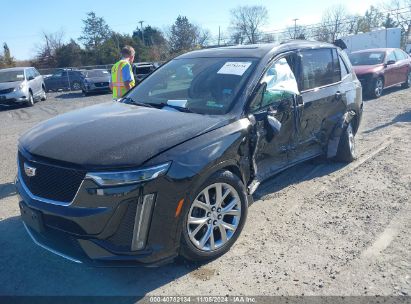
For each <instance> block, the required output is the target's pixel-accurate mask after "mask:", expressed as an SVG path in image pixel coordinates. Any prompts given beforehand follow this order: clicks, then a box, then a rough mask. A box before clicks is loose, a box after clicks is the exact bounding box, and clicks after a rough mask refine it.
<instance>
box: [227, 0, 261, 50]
mask: <svg viewBox="0 0 411 304" xmlns="http://www.w3.org/2000/svg"><path fill="white" fill-rule="evenodd" d="M230 13H231V28H232V32H233V36H234V37H236V40H237V41H239V42H240V41H241V40H242V39H239V37H243V36H244V37H245V38H246V41H247V42H248V43H257V40H258V36H259V34H260V32H261V27H262V26H263V25H265V24H266V23H267V20H268V11H267V9H266V8H265V7H264V6H259V5H256V6H239V7H237V8H235V9H233V10H231V12H230Z"/></svg>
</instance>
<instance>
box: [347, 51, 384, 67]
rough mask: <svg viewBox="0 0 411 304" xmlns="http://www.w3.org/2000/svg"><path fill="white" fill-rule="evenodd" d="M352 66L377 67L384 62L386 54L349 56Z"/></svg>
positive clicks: (364, 53)
mask: <svg viewBox="0 0 411 304" xmlns="http://www.w3.org/2000/svg"><path fill="white" fill-rule="evenodd" d="M349 57H350V61H351V64H352V65H375V64H381V63H383V62H384V58H385V52H361V53H352V54H350V55H349Z"/></svg>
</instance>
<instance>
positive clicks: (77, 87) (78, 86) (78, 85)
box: [73, 82, 81, 90]
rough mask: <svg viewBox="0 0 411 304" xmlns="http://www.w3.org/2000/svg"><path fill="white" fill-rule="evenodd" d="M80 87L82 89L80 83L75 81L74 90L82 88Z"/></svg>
mask: <svg viewBox="0 0 411 304" xmlns="http://www.w3.org/2000/svg"><path fill="white" fill-rule="evenodd" d="M80 89H81V86H80V84H79V83H78V82H74V83H73V90H80Z"/></svg>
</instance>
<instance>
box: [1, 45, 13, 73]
mask: <svg viewBox="0 0 411 304" xmlns="http://www.w3.org/2000/svg"><path fill="white" fill-rule="evenodd" d="M3 64H4V65H5V66H6V67H14V66H16V61H15V59H14V57H12V56H11V53H10V49H9V46H8V45H7V43H4V44H3Z"/></svg>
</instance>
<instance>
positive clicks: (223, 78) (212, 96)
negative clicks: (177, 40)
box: [127, 57, 257, 115]
mask: <svg viewBox="0 0 411 304" xmlns="http://www.w3.org/2000/svg"><path fill="white" fill-rule="evenodd" d="M256 62H257V59H255V58H223V57H218V58H217V57H216V58H183V59H174V60H172V61H170V62H168V63H167V64H165V65H163V66H162V67H161V68H159V69H157V70H155V71H154V72H153V73H152V74H150V76H148V77H147V78H146V79H145V80H144V81H143V82H142V83H140V84H139V85H138V86H136V87H135V89H134V90H133V91H132V92H131V93H130V94H129V95H128V96H127V97H129V98H130V99H132V100H134V101H138V102H146V103H150V104H152V105H154V106H156V105H158V106H159V107H161V106H162V105H163V106H164V105H166V104H170V105H171V104H174V105H175V104H179V105H181V107H185V108H187V109H189V110H191V111H192V112H195V113H200V114H216V115H219V114H220V115H221V114H225V113H227V112H228V111H229V110H230V109H231V106H232V104H233V103H234V102H235V101H236V96H237V94H238V92H239V91H240V90H242V89H243V88H244V85H243V84H244V83H245V82H246V81H247V79H248V77H249V76H250V74H251V73H252V71H253V69H254V67H255V65H256Z"/></svg>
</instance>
